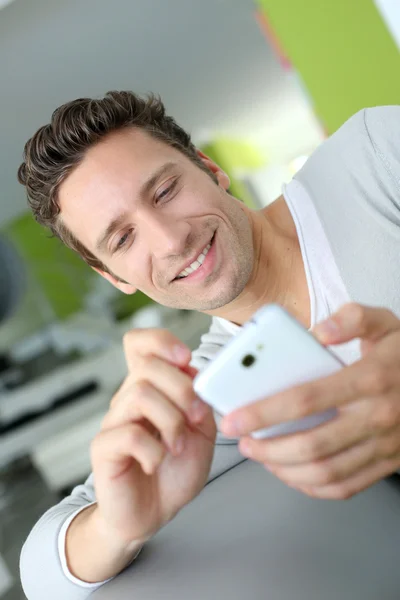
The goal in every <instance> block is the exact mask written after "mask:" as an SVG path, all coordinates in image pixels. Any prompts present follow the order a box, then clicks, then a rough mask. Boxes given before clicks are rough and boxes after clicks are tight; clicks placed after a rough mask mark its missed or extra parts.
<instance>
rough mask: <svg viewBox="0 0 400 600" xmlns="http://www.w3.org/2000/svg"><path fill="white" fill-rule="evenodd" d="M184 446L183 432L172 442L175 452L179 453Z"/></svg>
mask: <svg viewBox="0 0 400 600" xmlns="http://www.w3.org/2000/svg"><path fill="white" fill-rule="evenodd" d="M184 448H185V434H184V433H183V434H182V435H180V436H179V437H178V439H177V440H176V442H175V444H174V451H175V454H181V453H182V452H183V450H184Z"/></svg>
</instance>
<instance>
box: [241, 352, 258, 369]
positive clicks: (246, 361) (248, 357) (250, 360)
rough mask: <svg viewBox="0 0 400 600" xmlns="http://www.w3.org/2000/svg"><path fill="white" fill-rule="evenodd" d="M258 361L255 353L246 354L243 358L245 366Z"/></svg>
mask: <svg viewBox="0 0 400 600" xmlns="http://www.w3.org/2000/svg"><path fill="white" fill-rule="evenodd" d="M255 362H256V357H255V356H253V354H246V356H245V357H244V358H243V359H242V365H243V366H244V367H251V365H253V364H254V363H255Z"/></svg>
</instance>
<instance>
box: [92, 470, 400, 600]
mask: <svg viewBox="0 0 400 600" xmlns="http://www.w3.org/2000/svg"><path fill="white" fill-rule="evenodd" d="M399 540H400V488H399V487H397V486H396V484H395V483H394V482H393V481H390V480H387V481H382V482H380V483H378V484H377V485H375V486H373V487H372V488H370V489H368V490H366V491H365V492H363V493H361V494H359V495H358V496H355V497H354V498H352V499H351V500H347V501H346V502H335V501H327V500H316V499H311V498H309V497H306V496H304V495H302V494H300V493H299V492H296V491H294V490H292V489H290V488H288V487H287V486H285V485H284V484H283V483H281V482H280V481H279V480H278V479H276V478H275V477H274V476H273V475H271V474H269V473H267V472H266V471H265V470H264V469H263V468H262V467H260V466H259V465H256V464H254V463H251V462H249V461H246V462H244V463H242V464H240V465H238V466H237V467H234V468H233V469H231V470H230V471H228V472H227V473H225V474H224V475H222V476H220V477H219V478H218V479H216V480H215V481H213V482H211V483H210V484H209V485H208V486H206V488H205V489H204V490H203V492H202V493H201V494H200V496H198V497H197V498H196V499H195V500H194V501H193V502H192V503H191V504H190V505H189V506H187V507H186V508H184V509H183V510H182V512H181V513H180V514H179V515H178V516H177V517H176V518H175V519H174V520H173V521H172V522H171V523H170V524H169V525H167V526H166V527H165V528H164V529H162V530H161V531H160V532H159V533H158V534H157V535H156V536H155V537H154V539H153V540H152V541H151V542H149V544H148V545H146V546H145V548H144V549H143V550H142V553H141V554H140V555H139V557H138V559H137V560H136V561H135V562H134V563H133V564H132V565H131V566H130V567H128V568H127V569H126V570H125V571H124V572H123V573H121V574H120V575H119V576H117V577H116V578H115V579H114V580H112V581H111V582H109V583H107V584H105V585H104V586H102V587H101V588H99V589H98V590H97V591H96V592H95V593H94V594H92V596H91V598H92V597H93V600H111V599H112V600H128V599H129V600H130V599H131V598H132V597H133V596H134V597H135V598H140V599H141V600H167V599H174V600H181V599H182V600H186V599H187V598H190V600H204V599H205V598H206V599H207V600H222V599H223V598H229V600H243V598H246V600H260V599H262V598H263V599H264V598H265V599H266V598H268V600H289V599H291V600H292V599H296V600H322V599H323V600H338V599H339V598H340V600H378V599H379V600H395V598H399V590H400V569H399V567H398V562H399Z"/></svg>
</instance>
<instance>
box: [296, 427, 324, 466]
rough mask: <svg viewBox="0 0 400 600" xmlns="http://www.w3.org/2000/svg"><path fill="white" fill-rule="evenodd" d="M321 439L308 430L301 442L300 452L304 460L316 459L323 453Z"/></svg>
mask: <svg viewBox="0 0 400 600" xmlns="http://www.w3.org/2000/svg"><path fill="white" fill-rule="evenodd" d="M321 449H322V445H321V441H320V440H319V439H318V438H317V437H316V436H315V435H314V434H313V433H311V432H308V433H307V434H306V435H305V436H304V438H303V439H302V440H301V441H300V442H299V445H298V454H299V456H300V457H301V458H302V459H303V460H315V459H317V458H318V456H319V455H320V454H321Z"/></svg>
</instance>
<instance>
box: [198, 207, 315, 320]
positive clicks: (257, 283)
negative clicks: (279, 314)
mask: <svg viewBox="0 0 400 600" xmlns="http://www.w3.org/2000/svg"><path fill="white" fill-rule="evenodd" d="M247 212H248V214H249V219H250V222H251V224H252V230H253V247H254V266H253V271H252V274H251V277H250V279H249V281H248V283H247V285H246V287H245V289H244V290H243V291H242V293H241V294H240V295H239V296H238V297H237V298H235V299H234V300H233V301H232V302H230V303H229V304H226V305H225V306H222V307H221V308H219V309H216V310H215V311H210V312H209V313H208V314H210V315H212V316H218V317H222V318H224V319H227V320H228V321H232V322H233V323H237V324H238V325H243V323H245V322H246V321H247V320H248V319H250V317H251V316H252V315H253V314H254V313H255V312H256V311H257V310H258V309H259V308H261V307H262V306H263V305H264V304H267V303H270V302H274V303H278V304H280V305H281V306H283V307H284V308H285V309H286V310H288V311H289V312H290V313H291V314H292V315H293V316H294V317H295V318H296V319H298V320H299V321H300V322H301V323H302V324H303V325H304V326H305V327H310V298H309V293H308V286H307V280H306V275H305V270H304V263H303V259H302V256H301V250H300V244H299V239H298V236H297V232H296V227H295V224H294V221H293V218H292V216H291V214H290V211H289V209H288V207H287V204H286V202H285V199H284V197H283V196H281V197H280V198H278V199H277V200H276V201H275V202H274V203H273V204H270V205H269V206H267V207H266V208H265V209H263V210H261V211H247Z"/></svg>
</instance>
